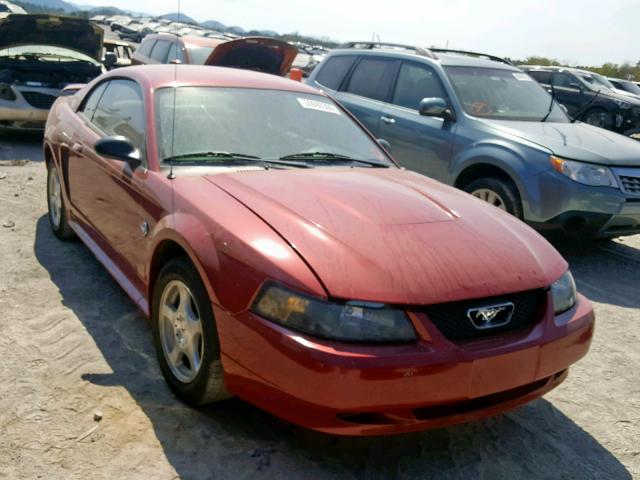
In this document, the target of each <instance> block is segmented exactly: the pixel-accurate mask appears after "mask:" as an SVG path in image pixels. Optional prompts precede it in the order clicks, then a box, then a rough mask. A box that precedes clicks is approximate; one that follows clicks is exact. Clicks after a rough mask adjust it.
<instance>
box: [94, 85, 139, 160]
mask: <svg viewBox="0 0 640 480" xmlns="http://www.w3.org/2000/svg"><path fill="white" fill-rule="evenodd" d="M93 123H94V125H96V127H98V128H99V129H100V130H101V131H103V132H104V133H105V134H106V135H122V136H124V137H126V138H128V139H129V140H130V141H131V143H132V144H133V145H134V146H135V147H136V148H138V149H139V150H140V153H141V158H144V152H145V127H144V124H145V122H144V100H143V98H142V92H141V91H140V87H138V84H137V83H135V82H133V81H131V80H112V81H111V82H109V86H108V87H107V89H106V90H105V92H104V94H103V95H102V98H101V99H100V102H99V103H98V107H97V108H96V110H95V114H94V115H93Z"/></svg>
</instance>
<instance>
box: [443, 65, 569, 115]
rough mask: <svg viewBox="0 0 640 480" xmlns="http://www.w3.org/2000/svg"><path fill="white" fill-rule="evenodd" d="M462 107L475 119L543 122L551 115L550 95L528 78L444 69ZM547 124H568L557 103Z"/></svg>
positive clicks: (491, 71) (496, 71) (479, 70)
mask: <svg viewBox="0 0 640 480" xmlns="http://www.w3.org/2000/svg"><path fill="white" fill-rule="evenodd" d="M445 70H446V72H447V75H448V76H449V80H450V81H451V83H452V84H453V88H454V90H455V91H456V93H457V94H458V98H459V99H460V102H461V103H462V106H463V108H464V110H465V112H467V113H468V114H469V115H473V116H474V117H482V118H492V119H499V120H519V121H540V120H542V119H543V118H545V116H546V115H547V113H548V112H549V107H550V105H551V96H550V95H549V94H548V93H547V92H545V91H544V89H543V88H542V87H540V85H539V84H538V82H536V81H534V80H533V79H532V78H531V77H530V76H529V75H527V74H526V73H522V72H517V71H513V70H506V69H501V68H483V67H445ZM546 121H547V122H568V121H569V120H568V118H567V116H566V114H565V113H564V112H563V111H562V109H561V108H560V107H559V105H558V104H557V103H555V104H554V105H553V108H552V110H551V113H550V114H549V116H548V118H547V119H546Z"/></svg>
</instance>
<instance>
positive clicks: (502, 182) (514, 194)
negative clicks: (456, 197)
mask: <svg viewBox="0 0 640 480" xmlns="http://www.w3.org/2000/svg"><path fill="white" fill-rule="evenodd" d="M463 190H464V191H465V192H467V193H470V194H471V195H473V196H474V197H477V198H479V199H481V200H484V201H485V202H487V203H490V204H491V205H493V206H494V207H497V208H499V209H500V210H504V211H506V212H508V213H510V214H511V215H513V216H514V217H518V218H520V219H522V203H521V201H520V195H519V194H518V190H517V188H516V186H515V185H514V184H513V182H512V181H511V180H507V179H504V178H497V177H487V178H479V179H477V180H474V181H472V182H471V183H469V184H468V185H466V186H465V187H464V188H463Z"/></svg>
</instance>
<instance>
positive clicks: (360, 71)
mask: <svg viewBox="0 0 640 480" xmlns="http://www.w3.org/2000/svg"><path fill="white" fill-rule="evenodd" d="M395 66H396V62H395V60H387V59H382V58H366V57H364V58H362V59H361V60H360V62H358V65H356V68H355V70H354V71H353V74H352V75H351V78H350V79H349V84H348V85H347V88H346V89H345V90H346V91H347V92H349V93H353V94H355V95H360V96H363V97H367V98H372V99H374V100H381V101H386V100H387V98H388V94H389V89H390V88H391V81H392V78H393V73H394V70H395Z"/></svg>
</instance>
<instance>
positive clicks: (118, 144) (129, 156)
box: [94, 136, 142, 170]
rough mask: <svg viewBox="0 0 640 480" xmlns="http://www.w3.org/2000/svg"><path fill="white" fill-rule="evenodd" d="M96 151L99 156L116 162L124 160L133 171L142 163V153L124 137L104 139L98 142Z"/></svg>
mask: <svg viewBox="0 0 640 480" xmlns="http://www.w3.org/2000/svg"><path fill="white" fill-rule="evenodd" d="M94 148H95V151H96V153H98V154H99V155H102V156H103V157H107V158H113V159H115V160H122V161H123V162H126V163H128V164H129V166H130V167H131V170H135V169H136V168H138V167H139V166H140V165H141V164H142V161H141V160H140V152H139V151H138V149H137V148H136V147H134V146H133V144H132V143H131V142H130V141H129V139H128V138H126V137H122V136H113V137H104V138H101V139H100V140H98V141H97V142H96V145H95V147H94Z"/></svg>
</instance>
